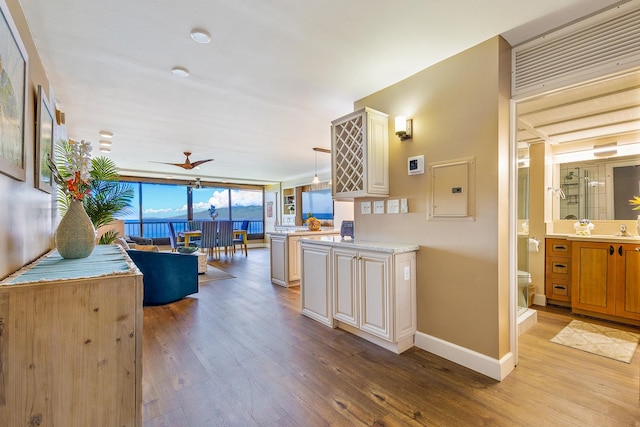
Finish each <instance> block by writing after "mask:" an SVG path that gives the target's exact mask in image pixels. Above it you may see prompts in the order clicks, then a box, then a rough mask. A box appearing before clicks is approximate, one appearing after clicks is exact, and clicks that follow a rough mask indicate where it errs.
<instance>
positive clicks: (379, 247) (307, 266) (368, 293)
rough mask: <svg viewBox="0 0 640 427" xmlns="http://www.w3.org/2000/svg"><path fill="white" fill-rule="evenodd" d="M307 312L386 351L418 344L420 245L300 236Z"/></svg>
mask: <svg viewBox="0 0 640 427" xmlns="http://www.w3.org/2000/svg"><path fill="white" fill-rule="evenodd" d="M300 249H301V250H300V257H301V259H300V266H301V271H300V280H301V281H300V304H301V310H302V314H304V315H305V316H308V317H310V318H312V319H314V320H316V321H318V322H321V323H323V324H325V325H327V326H330V327H332V328H334V327H339V328H341V329H343V330H346V331H348V332H351V333H353V334H355V335H358V336H359V337H361V338H364V339H366V340H368V341H371V342H373V343H375V344H377V345H379V346H381V347H383V348H386V349H387V350H390V351H393V352H395V353H402V352H403V351H405V350H407V349H409V348H411V347H412V346H413V345H414V336H415V332H416V327H417V316H416V251H417V250H418V249H419V246H418V245H412V244H394V243H381V242H367V241H357V240H342V239H341V238H340V236H319V237H318V238H314V239H310V238H306V237H302V238H300Z"/></svg>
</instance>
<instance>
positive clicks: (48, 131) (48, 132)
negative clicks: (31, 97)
mask: <svg viewBox="0 0 640 427" xmlns="http://www.w3.org/2000/svg"><path fill="white" fill-rule="evenodd" d="M53 123H54V122H53V111H52V110H51V105H49V101H47V96H46V94H45V93H44V89H43V88H42V86H40V85H38V104H37V107H36V149H35V157H36V158H35V168H34V170H35V186H36V188H38V189H40V190H42V191H44V192H46V193H51V192H52V191H53V176H52V174H51V170H50V169H49V167H48V166H47V157H48V156H52V153H53Z"/></svg>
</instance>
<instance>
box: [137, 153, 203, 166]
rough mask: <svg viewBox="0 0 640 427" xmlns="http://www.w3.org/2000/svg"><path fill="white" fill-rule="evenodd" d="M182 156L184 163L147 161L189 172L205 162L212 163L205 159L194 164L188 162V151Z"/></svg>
mask: <svg viewBox="0 0 640 427" xmlns="http://www.w3.org/2000/svg"><path fill="white" fill-rule="evenodd" d="M184 154H185V156H186V157H187V158H186V159H185V161H184V163H168V162H156V161H153V160H149V161H150V162H152V163H160V164H163V165H171V166H178V167H180V168H182V169H187V170H191V169H193V168H195V167H197V166H200V165H201V164H203V163H207V162H211V161H213V159H206V160H198V161H196V162H191V161H190V160H189V156H190V155H191V153H190V152H188V151H185V152H184Z"/></svg>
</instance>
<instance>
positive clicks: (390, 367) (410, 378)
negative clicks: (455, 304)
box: [142, 248, 640, 427]
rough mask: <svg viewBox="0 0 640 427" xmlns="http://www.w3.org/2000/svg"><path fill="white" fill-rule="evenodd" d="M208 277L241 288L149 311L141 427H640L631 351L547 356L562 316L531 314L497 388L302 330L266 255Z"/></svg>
mask: <svg viewBox="0 0 640 427" xmlns="http://www.w3.org/2000/svg"><path fill="white" fill-rule="evenodd" d="M215 265H216V266H217V267H219V268H221V269H223V270H226V271H228V272H230V273H231V274H233V275H234V276H236V278H235V279H228V280H221V281H214V282H209V283H206V284H201V285H200V292H199V293H198V294H196V295H194V296H193V297H189V298H185V299H183V300H181V301H178V302H176V303H173V304H169V305H166V306H159V307H145V309H144V331H143V346H144V347H143V390H142V398H143V422H144V426H145V427H159V426H170V427H182V426H192V427H206V426H324V425H332V426H405V425H408V426H422V425H428V426H616V427H620V426H640V400H639V381H640V380H639V371H640V350H638V351H636V354H635V356H634V359H633V361H632V363H631V364H626V363H622V362H618V361H614V360H610V359H606V358H604V357H600V356H596V355H592V354H589V353H585V352H581V351H578V350H574V349H570V348H566V347H563V346H561V345H558V344H553V343H551V342H549V339H551V338H552V337H553V336H554V335H555V334H556V333H557V332H558V331H559V330H560V329H562V328H563V327H564V326H565V325H567V324H568V323H569V322H570V321H571V319H572V316H571V315H570V314H569V313H568V312H567V311H566V310H560V309H553V308H547V309H544V310H540V311H539V313H538V323H537V325H535V326H534V327H532V328H531V329H530V330H529V331H527V332H526V333H525V334H523V335H522V336H521V337H520V341H519V342H520V362H519V365H518V366H517V367H516V369H515V371H514V372H513V373H511V374H510V375H509V376H508V377H507V378H506V379H505V380H504V381H502V382H498V381H495V380H492V379H490V378H488V377H485V376H483V375H481V374H478V373H476V372H474V371H471V370H469V369H466V368H464V367H462V366H459V365H456V364H455V363H453V362H449V361H447V360H445V359H442V358H440V357H437V356H435V355H433V354H430V353H427V352H425V351H423V350H420V349H417V348H413V349H410V350H408V351H407V352H405V353H403V354H402V355H396V354H393V353H391V352H389V351H387V350H384V349H382V348H380V347H378V346H376V345H374V344H371V343H369V342H367V341H364V340H362V339H360V338H357V337H355V336H353V335H351V334H349V333H346V332H343V331H341V330H338V329H330V328H327V327H325V326H323V325H321V324H319V323H316V322H315V321H313V320H311V319H308V318H306V317H304V316H302V315H301V314H300V313H299V296H300V293H299V289H298V288H289V289H287V288H282V287H280V286H276V285H272V284H271V283H270V281H269V250H268V249H263V248H260V249H252V250H250V251H249V256H248V257H245V256H243V255H239V254H238V253H236V256H235V257H224V256H223V257H222V259H221V260H220V261H216V262H215ZM601 323H602V322H601ZM603 324H607V323H603ZM608 325H609V326H612V324H608ZM614 326H617V325H614ZM628 329H629V330H634V331H638V329H637V328H628Z"/></svg>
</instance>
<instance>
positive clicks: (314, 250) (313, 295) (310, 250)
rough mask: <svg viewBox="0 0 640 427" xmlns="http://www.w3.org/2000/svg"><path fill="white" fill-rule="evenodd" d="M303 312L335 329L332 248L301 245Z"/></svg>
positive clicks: (303, 243)
mask: <svg viewBox="0 0 640 427" xmlns="http://www.w3.org/2000/svg"><path fill="white" fill-rule="evenodd" d="M300 266H301V271H302V273H301V279H300V306H301V312H302V314H304V315H305V316H308V317H310V318H312V319H314V320H316V321H318V322H320V323H323V324H325V325H327V326H331V327H334V321H333V304H332V296H333V288H332V286H331V248H330V247H328V246H319V245H314V244H312V243H308V242H306V241H303V242H301V244H300Z"/></svg>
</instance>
